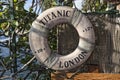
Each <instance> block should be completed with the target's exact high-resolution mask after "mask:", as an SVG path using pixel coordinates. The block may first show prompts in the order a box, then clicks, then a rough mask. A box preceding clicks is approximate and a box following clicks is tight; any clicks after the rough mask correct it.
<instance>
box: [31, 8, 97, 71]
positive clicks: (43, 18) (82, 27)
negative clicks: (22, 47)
mask: <svg viewBox="0 0 120 80" xmlns="http://www.w3.org/2000/svg"><path fill="white" fill-rule="evenodd" d="M60 23H69V24H72V25H73V26H74V27H75V29H76V30H77V32H78V34H79V43H78V46H77V48H76V49H75V50H74V51H73V52H72V53H70V54H68V55H60V54H57V53H56V54H55V53H52V51H51V49H50V48H49V45H48V41H47V32H48V29H51V28H53V27H54V26H55V25H58V24H60ZM29 43H30V47H31V49H32V52H33V54H34V55H35V56H36V58H37V59H38V60H39V61H40V62H41V63H43V64H44V65H45V66H47V67H48V68H52V69H54V70H70V69H73V68H75V67H78V66H79V65H81V64H82V63H84V62H85V61H86V60H87V59H88V57H89V56H90V54H91V52H92V51H93V48H94V43H95V35H94V30H93V27H92V24H91V23H90V21H89V20H88V19H87V18H86V16H85V15H83V14H82V13H81V12H80V11H78V10H76V9H73V8H71V7H65V6H64V7H63V6H60V7H53V8H50V9H48V10H46V11H44V12H43V13H41V14H40V15H39V16H38V17H37V19H36V20H35V21H34V22H33V23H32V27H31V29H30V33H29Z"/></svg>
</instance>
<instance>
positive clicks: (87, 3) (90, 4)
mask: <svg viewBox="0 0 120 80" xmlns="http://www.w3.org/2000/svg"><path fill="white" fill-rule="evenodd" d="M106 8H107V3H106V2H104V3H102V2H101V0H84V4H83V9H82V10H83V11H85V12H88V11H90V12H95V11H99V12H103V11H105V9H106Z"/></svg>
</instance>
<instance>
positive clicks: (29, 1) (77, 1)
mask: <svg viewBox="0 0 120 80" xmlns="http://www.w3.org/2000/svg"><path fill="white" fill-rule="evenodd" d="M83 1H84V0H74V2H75V5H76V7H77V8H78V9H79V10H81V8H82V2H83ZM31 4H32V0H27V1H26V4H25V7H24V8H25V9H26V10H28V9H29V7H30V6H31Z"/></svg>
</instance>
